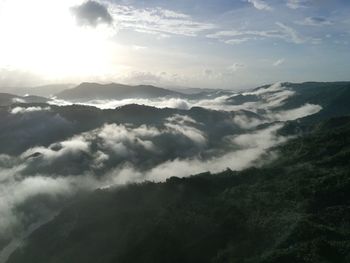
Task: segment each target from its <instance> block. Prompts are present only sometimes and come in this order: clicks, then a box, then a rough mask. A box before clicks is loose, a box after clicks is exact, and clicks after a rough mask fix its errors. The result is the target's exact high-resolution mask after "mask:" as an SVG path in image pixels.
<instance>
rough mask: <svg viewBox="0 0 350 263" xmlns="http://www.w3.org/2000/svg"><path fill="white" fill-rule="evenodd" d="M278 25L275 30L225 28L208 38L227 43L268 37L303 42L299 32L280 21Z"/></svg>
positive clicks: (297, 42)
mask: <svg viewBox="0 0 350 263" xmlns="http://www.w3.org/2000/svg"><path fill="white" fill-rule="evenodd" d="M276 25H277V26H278V27H279V29H273V30H223V31H218V32H215V33H212V34H208V35H207V37H208V38H213V39H218V40H220V41H222V42H224V43H227V44H239V43H242V42H246V41H249V40H261V39H266V38H268V39H269V38H271V39H273V38H275V39H282V40H284V41H286V42H292V43H295V44H301V43H303V42H304V39H303V38H302V37H301V36H300V35H299V34H298V32H297V31H296V30H295V29H293V28H291V27H289V26H287V25H285V24H283V23H280V22H277V23H276Z"/></svg>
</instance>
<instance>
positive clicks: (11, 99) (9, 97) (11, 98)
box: [0, 93, 49, 106]
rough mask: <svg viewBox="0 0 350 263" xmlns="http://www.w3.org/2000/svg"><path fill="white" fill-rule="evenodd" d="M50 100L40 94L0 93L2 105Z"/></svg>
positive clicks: (0, 104) (0, 103)
mask: <svg viewBox="0 0 350 263" xmlns="http://www.w3.org/2000/svg"><path fill="white" fill-rule="evenodd" d="M48 101H49V100H48V99H47V98H44V97H40V96H23V97H22V96H18V95H13V94H10V93H0V106H9V105H12V104H14V103H46V102H48Z"/></svg>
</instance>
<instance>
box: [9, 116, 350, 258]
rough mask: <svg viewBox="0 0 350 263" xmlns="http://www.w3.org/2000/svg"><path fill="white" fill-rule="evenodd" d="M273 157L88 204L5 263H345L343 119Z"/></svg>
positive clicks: (117, 191)
mask: <svg viewBox="0 0 350 263" xmlns="http://www.w3.org/2000/svg"><path fill="white" fill-rule="evenodd" d="M310 129H311V128H310ZM276 150H277V153H278V156H279V158H277V160H275V161H274V162H273V163H271V164H269V165H266V166H264V167H262V168H259V169H257V168H253V169H248V170H245V171H242V172H233V171H230V170H227V171H225V172H223V173H220V174H209V173H205V174H201V175H197V176H193V177H190V178H187V179H180V178H170V179H168V180H167V182H165V183H159V184H156V183H143V184H137V185H129V186H125V187H121V188H114V189H106V190H98V191H96V192H94V193H93V194H90V195H86V196H85V197H84V198H82V199H80V200H76V201H75V202H74V203H72V204H70V205H69V206H68V207H67V208H66V209H64V210H63V211H62V212H61V213H60V215H59V216H57V217H56V218H55V219H54V220H52V221H51V222H50V223H48V224H46V225H44V226H42V227H41V228H39V229H38V230H37V231H35V232H34V233H33V234H32V235H31V236H30V237H29V238H28V239H27V242H26V245H25V246H23V247H21V248H20V249H18V250H17V251H16V252H15V253H14V254H13V255H12V256H11V257H10V259H9V261H8V262H10V263H21V262H36V263H41V262H45V263H51V262H56V263H58V262H65V263H69V262H101V263H102V262H120V263H123V262H152V263H156V262H162V263H164V262H174V263H175V262H250V263H253V262H254V263H263V262H264V263H279V262H286V263H289V262H290V263H294V262H305V263H306V262H337V263H345V262H349V261H350V225H349V222H350V177H349V169H350V164H349V162H348V160H349V158H350V118H349V117H341V118H337V119H331V120H329V121H326V122H322V123H319V124H318V125H316V126H313V128H312V132H311V133H310V134H309V135H307V136H305V137H303V138H299V139H294V140H292V141H290V142H288V143H287V144H285V145H284V146H282V147H279V148H278V149H276ZM232 161H233V162H234V160H232Z"/></svg>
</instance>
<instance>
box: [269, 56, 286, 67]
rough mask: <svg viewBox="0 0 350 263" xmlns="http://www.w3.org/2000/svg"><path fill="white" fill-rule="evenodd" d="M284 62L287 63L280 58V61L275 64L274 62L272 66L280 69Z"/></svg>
mask: <svg viewBox="0 0 350 263" xmlns="http://www.w3.org/2000/svg"><path fill="white" fill-rule="evenodd" d="M284 62H285V59H284V58H280V59H278V60H276V61H275V62H273V64H272V65H273V66H275V67H278V66H280V65H282V64H284Z"/></svg>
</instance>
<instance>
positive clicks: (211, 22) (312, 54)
mask: <svg viewBox="0 0 350 263" xmlns="http://www.w3.org/2000/svg"><path fill="white" fill-rule="evenodd" d="M349 14H350V2H349V1H348V0H278V1H277V0H177V1H164V0H144V1H141V0H120V1H117V0H96V1H79V0H55V1H53V0H0V85H1V86H14V85H38V84H46V83H53V82H60V83H63V82H69V83H78V82H81V81H104V82H109V81H116V82H124V83H132V84H134V83H135V84H136V83H150V84H156V85H161V86H170V85H172V86H192V87H211V88H215V87H217V88H232V89H238V88H244V87H252V86H256V85H261V84H265V83H272V82H276V81H295V82H300V81H307V80H316V81H331V80H349V76H350V74H349V73H350V44H349V42H350V15H349Z"/></svg>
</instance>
